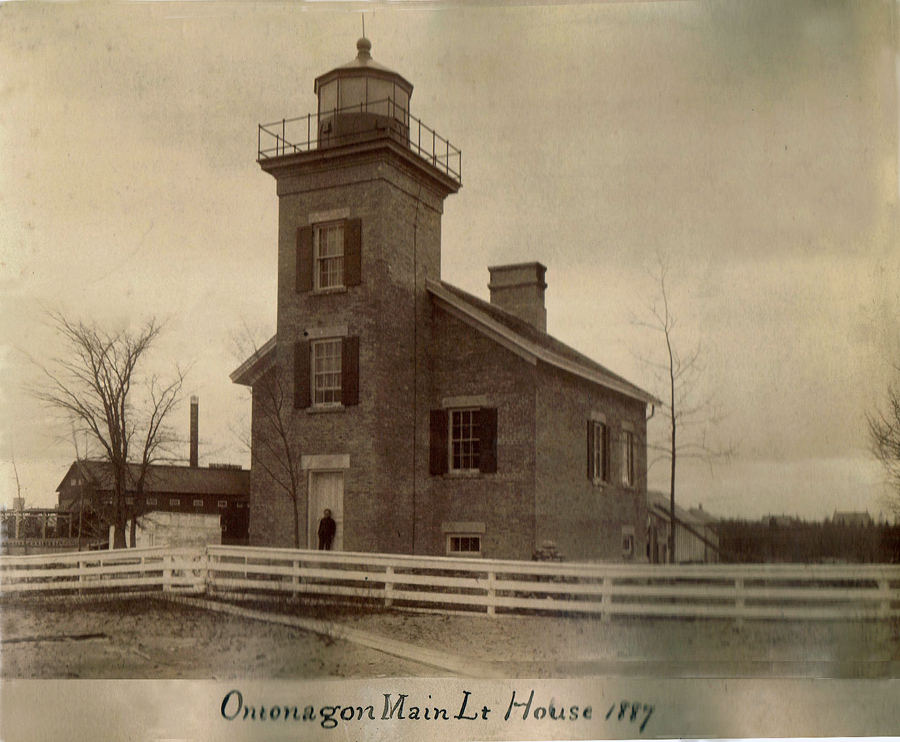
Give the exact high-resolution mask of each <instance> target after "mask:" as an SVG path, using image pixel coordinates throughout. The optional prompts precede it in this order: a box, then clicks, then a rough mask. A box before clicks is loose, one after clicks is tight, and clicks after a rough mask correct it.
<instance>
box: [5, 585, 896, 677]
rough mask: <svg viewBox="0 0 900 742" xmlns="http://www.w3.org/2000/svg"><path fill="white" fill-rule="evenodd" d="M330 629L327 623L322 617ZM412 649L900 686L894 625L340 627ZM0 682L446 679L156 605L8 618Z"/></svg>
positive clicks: (355, 623)
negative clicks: (875, 680) (877, 680)
mask: <svg viewBox="0 0 900 742" xmlns="http://www.w3.org/2000/svg"><path fill="white" fill-rule="evenodd" d="M319 618H321V616H319ZM329 618H330V620H334V621H336V622H338V623H339V624H341V625H345V626H348V627H351V628H354V629H357V630H360V631H364V632H367V633H369V634H373V635H376V636H383V637H386V638H390V639H394V640H397V641H402V642H406V643H408V644H410V645H412V646H413V647H424V648H429V649H434V648H445V649H446V651H447V652H449V653H452V654H454V655H457V656H463V657H469V658H473V659H479V660H484V661H488V662H492V663H496V665H497V667H498V669H499V671H500V672H501V673H502V675H504V676H506V677H531V678H541V677H590V676H598V677H599V676H633V677H667V676H668V677H745V676H749V677H866V678H872V677H900V625H898V623H897V622H853V623H851V622H840V623H826V622H809V623H802V622H784V623H776V622H747V623H745V624H744V625H743V626H740V627H737V626H735V624H734V623H733V622H729V621H677V620H652V619H642V620H636V619H635V620H625V619H617V620H613V621H611V622H602V621H600V620H599V619H591V618H558V617H519V616H515V617H512V616H506V617H487V616H474V615H459V616H448V615H437V614H412V613H396V612H391V613H384V612H378V613H368V614H361V615H358V614H350V615H348V614H347V613H346V612H340V611H339V612H335V613H333V614H331V615H330V616H329ZM0 627H2V631H0V639H2V644H0V676H2V678H4V679H12V678H43V679H46V678H154V679H155V678H160V679H169V678H186V679H216V680H226V679H238V678H241V679H301V678H308V679H315V678H375V677H414V676H432V677H436V676H447V675H450V674H451V673H450V672H448V671H447V670H446V669H441V668H436V667H431V666H428V665H425V664H420V663H418V662H416V661H414V660H412V659H402V658H399V657H396V656H392V655H389V654H385V653H383V652H380V651H377V650H375V649H370V648H367V647H364V646H360V645H358V644H353V643H350V642H347V641H343V640H334V639H331V638H329V637H325V636H320V635H317V634H314V633H310V632H307V631H302V630H299V629H296V628H292V627H287V626H281V625H276V624H271V623H267V622H264V621H257V620H251V619H247V618H243V617H236V616H229V615H223V614H221V613H213V612H210V611H207V610H204V609H201V608H194V607H189V606H184V605H176V604H172V603H168V602H166V601H162V600H156V599H152V598H140V599H131V600H126V601H118V602H102V601H93V602H79V603H73V602H55V603H37V602H35V603H11V602H5V603H4V604H3V606H2V608H0Z"/></svg>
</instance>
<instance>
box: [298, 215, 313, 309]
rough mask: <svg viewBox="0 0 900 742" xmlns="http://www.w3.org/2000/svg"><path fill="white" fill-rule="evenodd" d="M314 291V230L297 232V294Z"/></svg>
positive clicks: (305, 228) (300, 229) (310, 228)
mask: <svg viewBox="0 0 900 742" xmlns="http://www.w3.org/2000/svg"><path fill="white" fill-rule="evenodd" d="M312 289H313V228H312V227H300V228H299V229H298V230H297V293H303V292H306V291H312Z"/></svg>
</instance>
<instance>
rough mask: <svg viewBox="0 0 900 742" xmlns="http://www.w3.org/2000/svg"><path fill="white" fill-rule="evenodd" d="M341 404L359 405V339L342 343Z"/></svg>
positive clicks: (344, 340) (347, 339) (355, 338)
mask: <svg viewBox="0 0 900 742" xmlns="http://www.w3.org/2000/svg"><path fill="white" fill-rule="evenodd" d="M341 404H343V405H347V406H349V405H354V404H359V338H358V337H346V338H344V339H343V340H342V341H341Z"/></svg>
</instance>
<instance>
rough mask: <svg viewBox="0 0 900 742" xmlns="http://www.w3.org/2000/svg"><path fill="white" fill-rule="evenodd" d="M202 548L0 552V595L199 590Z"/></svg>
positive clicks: (203, 579)
mask: <svg viewBox="0 0 900 742" xmlns="http://www.w3.org/2000/svg"><path fill="white" fill-rule="evenodd" d="M207 562H208V559H207V556H206V554H205V552H204V551H202V550H199V551H198V550H196V549H166V548H155V549H123V550H114V551H81V552H74V553H70V554H42V555H37V556H4V557H0V594H2V595H8V594H17V593H48V594H65V593H76V594H84V593H101V592H123V593H124V592H128V591H133V590H142V591H143V590H160V591H177V592H185V593H194V594H200V593H203V592H205V590H206V565H207Z"/></svg>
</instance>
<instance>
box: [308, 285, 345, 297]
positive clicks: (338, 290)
mask: <svg viewBox="0 0 900 742" xmlns="http://www.w3.org/2000/svg"><path fill="white" fill-rule="evenodd" d="M346 293H347V287H346V286H332V287H331V288H327V289H313V291H312V294H313V296H328V294H346Z"/></svg>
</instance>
